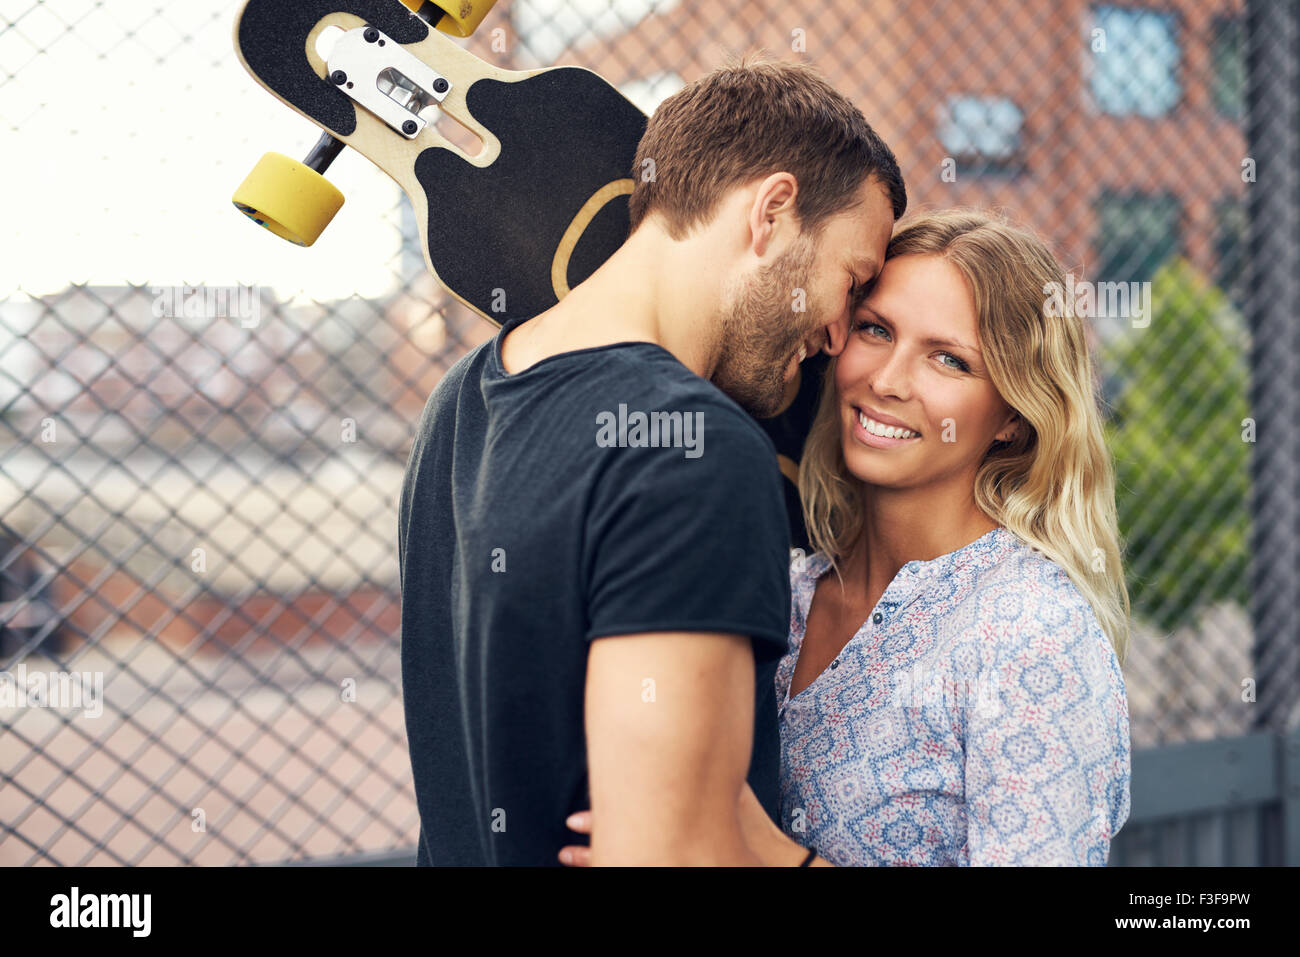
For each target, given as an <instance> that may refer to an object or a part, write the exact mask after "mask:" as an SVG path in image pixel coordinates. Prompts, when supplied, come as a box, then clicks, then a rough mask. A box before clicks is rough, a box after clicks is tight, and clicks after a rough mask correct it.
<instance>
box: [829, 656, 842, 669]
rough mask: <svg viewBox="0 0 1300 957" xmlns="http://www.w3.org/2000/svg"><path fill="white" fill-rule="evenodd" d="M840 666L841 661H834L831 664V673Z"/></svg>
mask: <svg viewBox="0 0 1300 957" xmlns="http://www.w3.org/2000/svg"><path fill="white" fill-rule="evenodd" d="M839 666H840V659H838V658H836V659H835V660H834V661H832V662H831V671H834V670H835V669H836V668H838V667H839Z"/></svg>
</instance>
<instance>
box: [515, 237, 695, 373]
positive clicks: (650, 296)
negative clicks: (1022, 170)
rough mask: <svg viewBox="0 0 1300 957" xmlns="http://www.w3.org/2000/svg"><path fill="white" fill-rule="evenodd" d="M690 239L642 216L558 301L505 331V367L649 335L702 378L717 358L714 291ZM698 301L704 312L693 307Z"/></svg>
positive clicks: (646, 338) (523, 366) (644, 339)
mask: <svg viewBox="0 0 1300 957" xmlns="http://www.w3.org/2000/svg"><path fill="white" fill-rule="evenodd" d="M691 245H692V242H691V240H689V239H688V240H687V241H685V242H674V241H673V240H672V239H671V238H669V237H668V236H667V234H666V233H664V232H663V231H662V230H660V229H659V228H658V227H657V226H656V225H655V224H654V223H646V224H643V226H642V227H641V228H640V229H638V230H637V231H636V232H635V233H633V234H632V235H631V236H630V237H628V240H627V242H626V243H624V244H623V245H622V246H621V247H620V248H619V249H618V250H617V251H616V252H615V253H614V255H613V256H611V257H610V258H609V259H608V260H606V261H605V262H604V263H603V264H602V265H601V266H600V268H599V269H597V270H596V271H595V272H594V273H592V274H591V275H590V276H589V277H588V278H587V279H586V280H584V281H583V282H581V283H580V284H578V285H577V286H575V287H574V288H573V289H572V290H570V292H569V294H568V295H567V296H565V297H564V298H563V299H562V300H560V302H558V303H556V304H555V305H554V306H552V307H551V308H550V309H548V310H546V311H545V312H543V313H541V314H540V315H537V316H534V317H533V318H531V319H529V320H528V321H527V322H524V323H522V324H521V325H520V326H518V327H517V328H516V329H514V330H512V331H511V332H510V334H509V335H508V336H507V337H506V338H505V339H504V340H503V341H502V360H503V363H504V365H505V368H506V371H507V372H509V373H510V374H512V375H513V374H515V373H517V372H521V371H523V370H524V369H526V368H528V367H529V366H531V365H533V364H535V363H537V362H540V361H541V360H542V359H546V358H549V357H550V356H554V355H560V354H561V353H564V352H572V351H574V350H576V349H589V348H594V347H597V346H604V345H612V344H614V343H618V342H652V343H655V344H656V345H659V346H662V347H663V348H665V349H667V350H668V351H669V352H671V353H672V354H673V355H674V356H675V357H676V358H677V359H678V361H680V362H681V363H682V364H683V365H685V366H686V367H687V368H689V369H690V370H691V371H692V372H694V373H696V375H700V376H703V377H705V378H708V377H709V376H710V375H712V373H713V368H714V366H715V364H716V362H717V356H716V354H715V353H716V348H715V346H714V344H713V329H714V328H715V320H716V305H715V304H716V302H717V301H718V298H717V297H718V296H719V295H720V292H719V290H718V288H717V278H716V277H713V278H709V277H708V271H707V270H702V269H700V268H699V261H698V256H699V252H698V250H692V249H690V248H689V247H690V246H691ZM692 257H695V258H694V262H693V263H692ZM688 264H690V265H688ZM692 265H693V267H694V268H691V266H692ZM692 277H694V278H692ZM702 303H706V304H708V306H709V309H710V314H708V315H701V314H699V310H700V305H701V304H702Z"/></svg>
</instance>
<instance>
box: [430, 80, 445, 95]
mask: <svg viewBox="0 0 1300 957" xmlns="http://www.w3.org/2000/svg"><path fill="white" fill-rule="evenodd" d="M433 92H434V93H446V92H447V81H446V80H444V79H443V78H442V77H438V79H436V80H434V81H433Z"/></svg>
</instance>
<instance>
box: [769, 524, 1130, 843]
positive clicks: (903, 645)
mask: <svg viewBox="0 0 1300 957" xmlns="http://www.w3.org/2000/svg"><path fill="white" fill-rule="evenodd" d="M828 569H830V561H829V559H827V558H826V556H825V555H823V554H822V553H820V552H818V553H815V554H813V555H811V556H805V555H804V554H803V552H802V551H801V550H799V549H795V550H794V551H793V552H792V553H791V563H790V582H791V588H792V592H793V604H792V609H791V615H790V644H789V648H788V650H787V652H786V654H785V656H784V657H783V658H782V659H781V662H780V664H779V665H778V667H777V672H776V698H777V701H779V702H781V704H780V710H779V716H780V725H781V825H782V827H783V829H784V830H785V832H786V833H787V834H788V835H789V836H790V837H791V838H792V839H793V840H795V841H796V842H798V843H799V844H801V845H803V846H804V847H815V848H816V849H817V853H818V854H820V855H821V856H822V857H824V858H825V859H826V860H828V861H830V862H831V863H832V864H836V865H841V866H844V865H880V864H913V865H938V864H955V865H988V864H1097V865H1100V864H1105V863H1106V858H1107V854H1108V852H1109V850H1110V840H1111V838H1112V837H1114V836H1115V834H1116V832H1117V831H1118V830H1119V829H1120V827H1121V825H1123V823H1124V821H1125V820H1127V818H1128V813H1129V723H1128V701H1127V698H1126V697H1125V694H1124V679H1123V676H1122V675H1121V673H1120V666H1119V662H1118V661H1117V660H1116V657H1115V653H1114V651H1113V649H1112V647H1111V644H1110V641H1109V640H1108V639H1107V638H1106V635H1105V633H1104V632H1103V631H1102V629H1101V626H1100V625H1099V624H1098V622H1097V619H1096V617H1095V616H1094V614H1093V612H1092V608H1091V606H1090V605H1089V604H1088V602H1087V600H1086V599H1085V598H1084V597H1083V595H1082V593H1081V592H1080V591H1079V590H1078V589H1077V588H1075V586H1074V584H1073V583H1072V582H1071V581H1070V579H1069V577H1068V576H1067V575H1066V574H1065V572H1064V570H1062V569H1061V567H1060V566H1058V565H1057V564H1055V563H1054V562H1052V561H1050V560H1048V559H1047V558H1046V556H1044V555H1042V554H1041V553H1039V552H1038V550H1037V549H1033V548H1031V547H1029V546H1028V545H1027V544H1025V543H1024V542H1022V541H1021V540H1020V539H1018V538H1017V537H1015V535H1014V534H1013V533H1012V532H1010V531H1008V530H1007V529H1006V528H1003V527H998V528H995V529H993V530H992V531H990V532H988V533H987V534H985V535H983V536H981V537H980V538H978V539H976V540H975V541H973V542H971V543H970V544H969V545H966V546H964V547H962V548H959V549H957V550H956V551H954V552H949V553H948V554H947V555H941V556H940V557H938V558H935V559H933V560H931V561H926V562H921V561H912V562H908V563H907V564H906V565H904V566H903V568H902V569H901V570H900V571H899V573H898V574H897V575H896V576H895V577H894V580H893V581H892V582H891V583H890V585H889V587H888V588H886V589H885V592H884V594H883V595H882V596H881V598H880V603H879V604H878V605H877V606H876V608H875V610H874V612H873V614H872V615H871V617H870V618H869V619H868V620H867V621H866V622H865V623H864V624H863V625H862V627H861V628H860V629H858V632H857V634H855V635H854V636H853V637H852V638H851V639H850V640H849V642H848V644H846V645H845V646H844V649H843V650H842V651H841V652H840V654H839V657H838V658H836V659H835V661H834V662H832V663H831V664H830V665H829V666H828V667H827V669H826V670H825V671H823V672H822V673H821V674H820V675H818V676H817V678H816V679H815V680H814V681H813V682H812V684H810V685H808V687H806V688H804V689H803V690H802V691H800V692H799V694H797V695H795V696H794V698H790V697H789V691H790V679H791V677H792V676H793V674H794V669H795V663H796V660H797V658H798V655H799V647H800V645H801V644H802V642H803V636H804V627H805V623H806V621H807V616H808V607H809V605H810V604H811V603H812V596H813V591H814V589H815V588H816V585H817V579H818V578H820V577H821V576H822V575H823V574H824V573H826V572H827V570H828ZM832 574H833V572H832Z"/></svg>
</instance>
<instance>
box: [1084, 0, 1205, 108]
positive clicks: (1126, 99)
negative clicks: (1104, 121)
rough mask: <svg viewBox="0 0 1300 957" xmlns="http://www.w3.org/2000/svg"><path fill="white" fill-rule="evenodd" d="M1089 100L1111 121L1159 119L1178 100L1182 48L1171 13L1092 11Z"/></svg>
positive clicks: (1126, 9)
mask: <svg viewBox="0 0 1300 957" xmlns="http://www.w3.org/2000/svg"><path fill="white" fill-rule="evenodd" d="M1090 49H1091V50H1092V76H1091V86H1092V98H1093V101H1094V102H1095V103H1096V104H1097V107H1098V108H1099V109H1100V110H1101V111H1102V112H1103V113H1110V114H1112V115H1114V116H1135V115H1136V116H1147V117H1157V116H1164V115H1165V114H1166V113H1168V112H1169V111H1170V110H1172V109H1173V108H1174V107H1175V106H1177V105H1178V101H1179V100H1180V99H1181V98H1182V95H1183V91H1182V84H1181V81H1180V80H1179V68H1180V62H1181V60H1182V49H1181V47H1179V45H1178V25H1177V22H1176V20H1175V19H1174V15H1173V14H1172V13H1158V12H1156V11H1154V10H1147V9H1144V8H1142V7H1112V6H1097V7H1093V9H1092V30H1091V36H1090Z"/></svg>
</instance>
